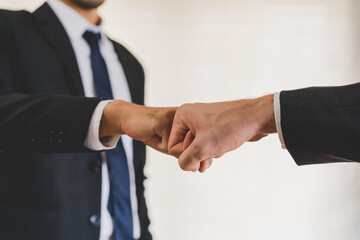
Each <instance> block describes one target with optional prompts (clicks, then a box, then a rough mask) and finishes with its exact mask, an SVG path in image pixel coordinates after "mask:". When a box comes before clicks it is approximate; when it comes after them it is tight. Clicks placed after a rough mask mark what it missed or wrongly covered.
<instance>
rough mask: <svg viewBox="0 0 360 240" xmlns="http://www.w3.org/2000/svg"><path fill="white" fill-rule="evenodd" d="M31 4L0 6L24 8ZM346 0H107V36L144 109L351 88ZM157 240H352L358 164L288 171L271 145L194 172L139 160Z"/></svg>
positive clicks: (172, 163)
mask: <svg viewBox="0 0 360 240" xmlns="http://www.w3.org/2000/svg"><path fill="white" fill-rule="evenodd" d="M41 2H42V1H34V0H16V1H15V0H0V7H3V8H28V9H34V8H35V7H36V6H38V5H39V4H40V3H41ZM357 9H359V6H358V3H357V1H356V0H191V1H190V0H170V1H169V0H147V1H145V0H107V3H106V4H105V6H104V7H103V8H102V10H101V13H102V16H103V18H104V20H105V21H104V23H105V28H106V30H107V32H108V33H109V35H110V36H112V37H114V38H115V39H117V40H119V41H120V42H122V43H124V44H125V45H126V46H127V47H129V48H130V49H131V50H132V51H133V52H134V53H135V54H136V55H137V56H138V57H139V58H140V60H141V61H142V63H143V64H144V66H145V69H146V73H147V84H146V90H147V91H146V99H147V104H148V105H151V106H176V105H180V104H182V103H184V102H196V101H202V102H209V101H222V100H231V99H239V98H244V97H251V96H258V95H262V94H265V93H271V92H274V91H279V90H281V89H294V88H300V87H305V86H310V85H338V84H347V83H352V82H355V81H357V80H358V74H359V71H358V66H359V63H360V61H359V59H360V58H359V54H358V52H359V47H357V45H358V44H359V41H358V40H360V39H359V37H358V32H359V31H358V28H359V26H360V25H359V23H358V21H359V20H360V19H358V18H357V17H356V16H358V14H357ZM148 160H149V161H148V164H147V167H146V172H147V175H148V176H149V180H148V181H147V182H146V187H147V192H146V195H147V199H148V205H149V208H150V215H151V219H152V225H151V230H152V232H153V234H154V236H155V239H157V240H237V239H246V240H288V239H291V240H358V239H360V227H359V226H360V166H359V165H357V164H336V165H324V166H306V167H297V166H296V164H295V163H294V161H293V160H292V159H291V157H290V155H289V154H288V153H287V151H285V150H282V149H281V148H280V143H279V140H278V138H277V136H271V137H269V138H267V139H265V140H263V141H261V142H260V143H252V144H246V145H245V146H244V147H243V148H241V149H238V150H236V151H234V152H232V153H230V154H227V155H226V156H224V157H223V158H221V159H219V160H216V162H215V163H214V164H213V166H212V168H211V169H210V170H209V171H208V172H207V173H205V174H194V173H184V172H182V171H180V169H179V168H178V166H177V161H176V159H174V158H171V157H169V156H165V155H162V154H160V153H157V152H155V151H152V150H149V151H148Z"/></svg>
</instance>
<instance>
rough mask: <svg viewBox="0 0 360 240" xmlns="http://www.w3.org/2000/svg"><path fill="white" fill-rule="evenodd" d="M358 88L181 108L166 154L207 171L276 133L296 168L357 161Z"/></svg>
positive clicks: (190, 167) (189, 168)
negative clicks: (214, 162)
mask: <svg viewBox="0 0 360 240" xmlns="http://www.w3.org/2000/svg"><path fill="white" fill-rule="evenodd" d="M359 93H360V84H359V83H357V84H353V85H348V86H339V87H312V88H305V89H299V90H293V91H282V92H281V93H275V94H273V95H268V96H264V97H261V98H257V99H246V100H238V101H232V102H222V103H210V104H201V103H198V104H191V105H190V104H185V105H183V106H182V107H180V108H179V109H178V110H177V112H176V115H175V118H174V122H173V127H172V130H171V136H170V140H169V151H170V153H172V154H174V155H177V156H179V164H180V167H181V168H182V169H184V170H187V171H197V170H199V171H201V172H203V171H205V170H206V169H207V168H208V167H209V166H210V165H211V163H212V159H213V158H216V157H220V156H222V155H223V154H225V153H227V152H229V151H232V150H235V149H236V148H238V147H240V146H241V145H242V144H244V143H245V142H247V141H258V140H260V139H261V138H263V137H265V136H267V135H268V134H271V133H278V135H279V138H280V141H281V143H282V145H283V148H286V149H287V150H288V151H289V152H290V154H291V155H292V157H293V158H294V160H295V162H296V163H297V164H298V165H306V164H320V163H334V162H360V148H359V147H358V140H357V139H358V138H359V137H360V94H359Z"/></svg>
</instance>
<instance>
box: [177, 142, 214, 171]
mask: <svg viewBox="0 0 360 240" xmlns="http://www.w3.org/2000/svg"><path fill="white" fill-rule="evenodd" d="M204 142H205V141H201V139H200V138H199V137H195V139H194V141H193V142H192V143H191V144H190V146H189V147H188V148H187V149H186V150H185V151H184V152H183V153H182V154H181V155H180V157H179V165H180V167H181V169H183V170H185V171H193V172H195V171H198V170H199V168H200V163H201V162H202V161H204V160H206V159H209V158H210V156H211V152H209V149H210V148H209V146H210V145H209V144H204Z"/></svg>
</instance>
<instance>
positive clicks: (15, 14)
mask: <svg viewBox="0 0 360 240" xmlns="http://www.w3.org/2000/svg"><path fill="white" fill-rule="evenodd" d="M0 18H1V19H3V20H5V21H6V20H7V21H8V22H9V21H10V22H17V21H28V20H29V19H31V18H32V15H31V13H30V12H28V11H26V10H17V11H14V10H7V9H0Z"/></svg>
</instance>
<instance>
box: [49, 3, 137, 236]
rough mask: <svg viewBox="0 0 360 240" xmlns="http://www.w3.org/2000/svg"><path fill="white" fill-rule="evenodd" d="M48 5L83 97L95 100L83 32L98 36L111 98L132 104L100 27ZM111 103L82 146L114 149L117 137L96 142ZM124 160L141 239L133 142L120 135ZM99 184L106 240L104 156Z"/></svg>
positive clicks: (95, 118) (102, 104)
mask: <svg viewBox="0 0 360 240" xmlns="http://www.w3.org/2000/svg"><path fill="white" fill-rule="evenodd" d="M48 4H49V5H50V7H51V8H52V10H53V11H54V12H55V14H56V15H57V17H58V18H59V20H60V22H61V23H62V25H63V26H64V28H65V30H66V32H67V34H68V36H69V38H70V41H71V44H72V47H73V49H74V52H75V56H76V59H77V63H78V66H79V70H80V75H81V79H82V83H83V87H84V92H85V96H86V97H96V90H95V86H94V82H93V75H92V68H91V61H90V53H91V50H90V47H89V45H88V43H87V42H86V41H85V39H84V38H83V37H82V35H83V34H84V32H85V31H86V30H90V31H93V32H96V33H99V32H100V33H101V40H100V41H99V46H100V51H101V54H102V56H103V58H104V60H105V63H106V66H107V69H108V72H109V77H110V84H111V88H112V92H113V96H114V99H119V100H124V101H127V102H131V95H130V90H129V86H128V83H127V81H126V76H125V73H124V70H123V68H122V65H121V63H120V60H119V58H118V55H117V54H116V52H115V49H114V46H113V44H112V42H111V41H110V40H109V39H108V38H107V37H106V35H105V34H103V33H102V32H101V26H95V25H93V24H91V23H90V22H88V21H87V20H86V19H85V18H84V17H82V16H81V15H80V14H79V13H77V12H76V11H75V10H73V9H72V8H70V7H69V6H67V5H66V4H64V3H63V2H61V1H59V0H49V1H48ZM109 102H110V101H102V102H100V103H99V104H98V106H97V107H96V109H95V111H94V113H93V116H92V119H91V121H90V125H89V130H88V135H87V138H86V140H85V143H84V144H85V146H86V147H88V148H89V149H92V150H107V149H112V148H114V147H115V146H116V144H117V142H118V140H119V139H120V136H114V137H112V139H111V140H110V141H108V142H107V143H102V142H100V139H99V126H100V120H101V117H102V114H103V111H104V108H105V106H106V104H108V103H109ZM121 139H122V141H123V144H124V148H125V152H126V157H127V160H128V166H129V173H130V174H129V175H130V198H131V208H132V213H133V223H134V225H133V229H134V239H138V238H140V221H139V216H138V211H137V210H138V205H137V197H136V184H135V171H134V164H133V141H132V139H131V138H130V137H128V136H126V135H123V136H122V137H121ZM102 157H103V164H102V183H101V217H100V218H101V222H100V224H101V225H100V226H101V227H100V240H108V239H109V238H110V237H111V235H112V233H113V229H114V227H113V219H112V217H111V215H110V213H109V212H108V209H107V205H108V199H109V190H110V184H109V172H108V168H107V164H106V158H105V154H103V155H102Z"/></svg>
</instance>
